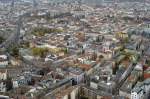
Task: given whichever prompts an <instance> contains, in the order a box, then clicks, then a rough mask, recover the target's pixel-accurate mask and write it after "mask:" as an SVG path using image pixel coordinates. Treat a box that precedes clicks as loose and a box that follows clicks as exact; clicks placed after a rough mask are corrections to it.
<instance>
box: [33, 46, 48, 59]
mask: <svg viewBox="0 0 150 99" xmlns="http://www.w3.org/2000/svg"><path fill="white" fill-rule="evenodd" d="M47 53H48V48H32V54H33V55H34V56H40V57H41V58H43V57H45V56H46V54H47Z"/></svg>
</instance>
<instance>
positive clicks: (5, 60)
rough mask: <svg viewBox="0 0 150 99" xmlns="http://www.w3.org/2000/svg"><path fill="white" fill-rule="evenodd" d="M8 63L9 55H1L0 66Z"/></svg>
mask: <svg viewBox="0 0 150 99" xmlns="http://www.w3.org/2000/svg"><path fill="white" fill-rule="evenodd" d="M7 65H8V57H7V56H6V55H0V67H6V66H7Z"/></svg>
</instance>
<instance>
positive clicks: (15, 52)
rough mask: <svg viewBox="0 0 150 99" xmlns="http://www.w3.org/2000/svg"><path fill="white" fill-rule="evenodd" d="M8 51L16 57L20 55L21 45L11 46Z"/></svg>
mask: <svg viewBox="0 0 150 99" xmlns="http://www.w3.org/2000/svg"><path fill="white" fill-rule="evenodd" d="M8 52H9V53H10V55H12V56H14V57H18V56H19V47H18V46H17V45H14V46H11V47H9V48H8Z"/></svg>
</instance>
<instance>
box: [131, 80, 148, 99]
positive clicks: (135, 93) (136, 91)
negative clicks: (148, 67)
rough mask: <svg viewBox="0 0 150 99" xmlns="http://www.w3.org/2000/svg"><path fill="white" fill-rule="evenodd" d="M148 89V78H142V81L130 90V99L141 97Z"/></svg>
mask: <svg viewBox="0 0 150 99" xmlns="http://www.w3.org/2000/svg"><path fill="white" fill-rule="evenodd" d="M149 90H150V79H146V80H144V81H143V82H142V83H137V85H136V86H135V87H134V88H133V89H132V91H131V99H143V97H144V95H146V94H147V93H148V92H149Z"/></svg>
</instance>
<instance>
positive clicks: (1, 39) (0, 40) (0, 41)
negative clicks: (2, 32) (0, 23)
mask: <svg viewBox="0 0 150 99" xmlns="http://www.w3.org/2000/svg"><path fill="white" fill-rule="evenodd" d="M4 40H5V39H4V38H3V37H2V36H0V44H1V43H3V41H4Z"/></svg>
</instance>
